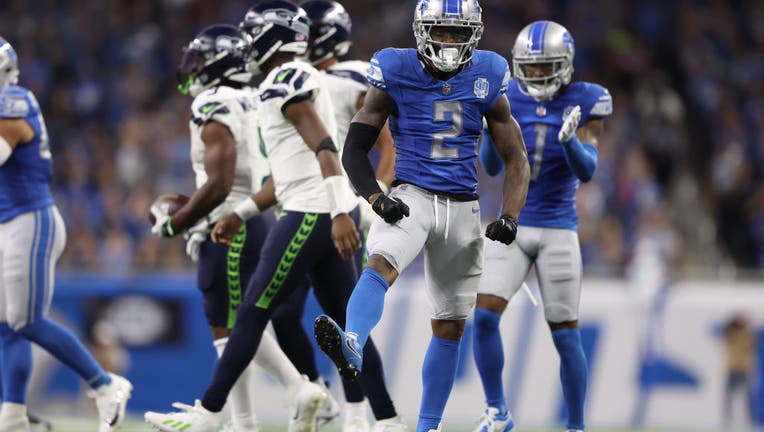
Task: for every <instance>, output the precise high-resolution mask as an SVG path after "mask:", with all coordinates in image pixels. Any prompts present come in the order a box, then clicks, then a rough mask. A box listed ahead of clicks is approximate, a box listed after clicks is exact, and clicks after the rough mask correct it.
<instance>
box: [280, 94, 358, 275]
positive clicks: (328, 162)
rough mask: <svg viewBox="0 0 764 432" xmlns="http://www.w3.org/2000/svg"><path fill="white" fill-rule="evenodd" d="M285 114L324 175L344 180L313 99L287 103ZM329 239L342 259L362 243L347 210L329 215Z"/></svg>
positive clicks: (346, 257)
mask: <svg viewBox="0 0 764 432" xmlns="http://www.w3.org/2000/svg"><path fill="white" fill-rule="evenodd" d="M282 112H283V114H284V117H286V118H287V120H289V121H290V122H291V123H292V125H294V127H295V129H297V132H298V133H299V134H300V136H301V137H302V139H303V141H305V144H306V145H307V146H308V147H309V148H310V149H311V150H313V151H314V152H316V151H317V153H316V158H317V159H318V163H319V165H320V166H321V175H323V177H324V179H330V178H334V177H337V178H341V179H342V180H343V181H344V176H343V174H342V168H341V167H340V160H339V158H338V157H337V148H336V147H334V143H333V142H332V139H331V137H330V136H329V133H328V132H327V131H326V128H325V127H324V124H323V122H322V121H321V118H320V117H319V116H318V113H317V112H316V109H315V107H314V105H313V101H311V100H309V99H307V100H303V101H300V102H295V103H290V104H287V105H286V106H284V108H283V109H282ZM332 240H333V241H334V246H335V247H336V248H337V251H338V252H339V253H340V256H342V258H343V259H346V260H348V259H351V258H352V257H353V254H355V251H356V250H358V248H359V247H360V246H361V237H360V236H359V235H358V229H356V226H355V222H353V219H351V218H350V215H348V214H347V213H341V214H338V215H337V216H335V217H334V218H332Z"/></svg>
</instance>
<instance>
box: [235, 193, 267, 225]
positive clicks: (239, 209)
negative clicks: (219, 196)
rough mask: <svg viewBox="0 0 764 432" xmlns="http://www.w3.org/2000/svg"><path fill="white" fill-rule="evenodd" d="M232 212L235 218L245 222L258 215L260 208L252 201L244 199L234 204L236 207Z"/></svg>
mask: <svg viewBox="0 0 764 432" xmlns="http://www.w3.org/2000/svg"><path fill="white" fill-rule="evenodd" d="M233 212H234V213H236V216H238V217H239V218H241V220H243V221H245V222H246V221H248V220H249V219H252V218H253V217H255V216H257V215H259V214H260V208H259V207H257V204H255V202H254V201H252V198H245V199H243V200H241V201H240V202H239V203H238V204H236V207H234V208H233Z"/></svg>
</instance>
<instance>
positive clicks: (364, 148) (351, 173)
mask: <svg viewBox="0 0 764 432" xmlns="http://www.w3.org/2000/svg"><path fill="white" fill-rule="evenodd" d="M379 131H380V130H379V129H378V128H375V127H374V126H371V125H367V124H365V123H350V129H349V130H348V136H347V139H345V147H344V148H343V149H342V165H343V166H344V167H345V171H346V172H347V173H348V177H350V182H351V183H352V184H353V187H354V188H355V190H356V191H357V192H358V193H359V194H360V195H361V196H362V197H364V199H366V200H367V201H368V199H369V197H370V196H372V195H374V194H375V193H380V192H382V189H380V188H379V185H378V184H377V178H376V175H375V174H374V167H373V166H372V165H371V161H370V160H369V155H368V153H369V151H370V150H371V149H372V147H374V143H376V142H377V137H378V136H379Z"/></svg>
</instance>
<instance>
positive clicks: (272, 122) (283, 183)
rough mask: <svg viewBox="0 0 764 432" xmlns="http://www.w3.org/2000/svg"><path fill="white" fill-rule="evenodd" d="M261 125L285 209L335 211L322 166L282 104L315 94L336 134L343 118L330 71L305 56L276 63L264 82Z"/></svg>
mask: <svg viewBox="0 0 764 432" xmlns="http://www.w3.org/2000/svg"><path fill="white" fill-rule="evenodd" d="M259 91H260V115H259V120H260V131H261V134H262V138H263V142H264V143H265V151H266V153H267V155H268V164H269V165H270V169H271V173H272V175H273V182H274V185H275V187H276V199H277V200H278V202H279V204H281V206H282V208H283V209H284V210H291V211H298V212H305V213H329V211H330V205H329V199H328V197H327V194H326V189H325V187H324V185H323V183H322V181H323V175H322V174H321V167H320V165H319V164H318V160H317V159H316V154H315V153H314V152H313V150H311V149H310V148H309V147H308V146H307V144H305V141H304V140H303V139H302V137H301V136H300V134H299V133H298V132H297V129H295V127H294V125H292V123H291V122H290V121H289V120H288V119H287V118H286V117H284V114H283V112H282V109H283V108H284V107H285V106H286V105H287V104H289V103H290V102H293V101H295V100H302V99H311V100H313V103H314V106H315V109H316V112H317V113H318V116H319V118H320V119H321V121H322V122H323V124H324V127H325V128H326V131H327V132H328V133H329V136H330V137H332V139H334V140H336V136H337V123H336V120H335V116H334V107H333V105H332V100H331V95H330V93H329V91H328V88H327V86H326V83H325V81H324V76H323V75H322V74H321V73H320V72H318V71H317V70H316V69H315V68H314V67H313V66H311V65H309V64H307V63H305V62H300V61H293V62H288V63H284V64H282V65H281V66H279V67H277V68H275V69H273V70H272V71H271V72H270V73H269V74H268V76H267V77H265V80H263V82H262V83H261V84H260V88H259Z"/></svg>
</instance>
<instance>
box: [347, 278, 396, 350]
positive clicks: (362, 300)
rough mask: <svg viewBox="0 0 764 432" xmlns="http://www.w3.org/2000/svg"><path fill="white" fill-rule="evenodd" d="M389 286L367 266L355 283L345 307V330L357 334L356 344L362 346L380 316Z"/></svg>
mask: <svg viewBox="0 0 764 432" xmlns="http://www.w3.org/2000/svg"><path fill="white" fill-rule="evenodd" d="M389 287H390V285H388V283H387V281H386V280H385V278H384V277H382V275H381V274H379V273H377V271H376V270H374V269H370V268H367V269H365V270H364V271H363V273H361V277H360V278H359V279H358V282H357V283H356V284H355V289H354V290H353V294H352V295H351V296H350V300H349V301H348V307H347V318H346V321H347V323H346V325H345V331H346V332H353V333H355V334H357V335H358V344H359V345H360V346H361V347H363V346H364V345H365V344H366V339H368V338H369V334H370V333H371V329H373V328H374V326H376V325H377V323H378V322H379V320H380V319H381V318H382V310H383V309H384V307H385V293H386V292H387V289H388V288H389Z"/></svg>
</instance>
